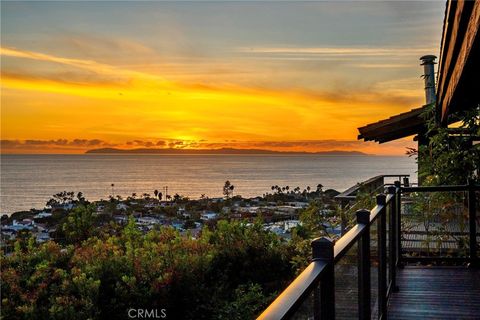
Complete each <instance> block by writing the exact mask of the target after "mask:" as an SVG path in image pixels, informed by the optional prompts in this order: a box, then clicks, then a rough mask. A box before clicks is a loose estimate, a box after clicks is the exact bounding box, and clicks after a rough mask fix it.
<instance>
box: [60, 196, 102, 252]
mask: <svg viewBox="0 0 480 320" xmlns="http://www.w3.org/2000/svg"><path fill="white" fill-rule="evenodd" d="M95 221H96V216H95V206H94V205H87V206H84V205H81V206H78V207H76V208H75V209H73V210H72V212H71V213H70V214H69V215H68V217H67V221H65V222H64V223H63V225H62V231H63V232H64V233H65V237H66V238H67V241H68V242H70V243H72V244H78V243H80V242H81V241H83V240H86V239H88V238H89V237H90V236H92V235H93V234H94V232H95V228H94V227H95Z"/></svg>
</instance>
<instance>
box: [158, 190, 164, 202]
mask: <svg viewBox="0 0 480 320" xmlns="http://www.w3.org/2000/svg"><path fill="white" fill-rule="evenodd" d="M162 197H163V193H161V192H159V193H158V200H159V201H162Z"/></svg>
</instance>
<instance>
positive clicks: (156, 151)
mask: <svg viewBox="0 0 480 320" xmlns="http://www.w3.org/2000/svg"><path fill="white" fill-rule="evenodd" d="M85 153H96V154H98V153H100V154H298V155H302V154H305V155H310V154H313V155H315V154H318V155H336V156H366V155H368V154H366V153H363V152H360V151H340V150H332V151H320V152H306V151H273V150H264V149H234V148H220V149H173V148H163V149H151V148H137V149H118V148H100V149H92V150H87V151H86V152H85Z"/></svg>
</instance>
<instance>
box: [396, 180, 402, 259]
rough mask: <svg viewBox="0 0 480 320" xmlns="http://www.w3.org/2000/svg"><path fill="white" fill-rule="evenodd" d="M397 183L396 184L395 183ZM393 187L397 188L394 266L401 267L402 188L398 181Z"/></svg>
mask: <svg viewBox="0 0 480 320" xmlns="http://www.w3.org/2000/svg"><path fill="white" fill-rule="evenodd" d="M397 182H398V183H397ZM395 187H397V190H396V197H395V199H396V200H395V203H396V205H397V210H396V211H397V212H396V213H397V215H396V221H395V224H396V226H397V229H396V231H395V232H396V235H397V239H396V244H397V246H396V253H397V256H396V263H395V265H396V266H402V186H401V184H400V181H396V182H395Z"/></svg>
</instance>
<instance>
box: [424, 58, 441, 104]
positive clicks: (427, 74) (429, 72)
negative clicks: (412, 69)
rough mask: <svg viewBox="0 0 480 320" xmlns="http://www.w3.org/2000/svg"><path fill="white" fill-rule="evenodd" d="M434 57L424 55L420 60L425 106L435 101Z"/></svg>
mask: <svg viewBox="0 0 480 320" xmlns="http://www.w3.org/2000/svg"><path fill="white" fill-rule="evenodd" d="M435 59H437V57H436V56H434V55H426V56H423V57H421V58H420V60H421V61H422V63H421V64H420V65H421V66H423V72H424V74H423V76H422V77H423V79H424V80H425V100H426V104H432V103H435V102H436V101H437V98H436V95H435V69H434V65H435V64H436V62H435Z"/></svg>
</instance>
